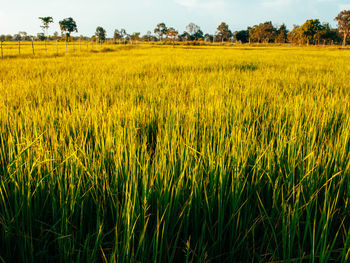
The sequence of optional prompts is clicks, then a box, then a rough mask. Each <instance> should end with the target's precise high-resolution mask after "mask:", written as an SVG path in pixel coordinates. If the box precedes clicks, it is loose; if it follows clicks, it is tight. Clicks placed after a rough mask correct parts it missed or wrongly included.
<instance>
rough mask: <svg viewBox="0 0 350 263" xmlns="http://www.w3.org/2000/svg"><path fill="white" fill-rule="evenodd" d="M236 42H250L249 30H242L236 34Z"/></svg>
mask: <svg viewBox="0 0 350 263" xmlns="http://www.w3.org/2000/svg"><path fill="white" fill-rule="evenodd" d="M234 35H235V38H236V41H240V42H242V43H248V42H249V30H241V31H236V32H235V34H234Z"/></svg>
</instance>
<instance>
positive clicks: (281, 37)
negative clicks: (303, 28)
mask: <svg viewBox="0 0 350 263" xmlns="http://www.w3.org/2000/svg"><path fill="white" fill-rule="evenodd" d="M276 33H277V35H276V38H275V42H277V43H286V41H287V35H288V30H287V27H286V25H285V24H282V25H281V26H280V27H279V29H277V32H276Z"/></svg>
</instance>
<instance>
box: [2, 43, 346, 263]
mask: <svg viewBox="0 0 350 263" xmlns="http://www.w3.org/2000/svg"><path fill="white" fill-rule="evenodd" d="M25 48H26V49H24V51H23V52H27V54H28V55H26V56H23V57H17V56H15V52H16V50H15V48H14V49H13V52H14V53H13V54H14V55H13V56H12V57H5V58H4V59H3V60H0V261H1V262H281V263H282V262H349V261H350V203H349V201H350V81H349V76H350V64H349V61H350V51H349V50H340V49H337V48H314V47H309V48H306V47H304V48H300V47H288V46H286V47H248V46H241V47H182V46H175V47H165V46H164V47H163V46H148V45H142V46H129V45H127V46H122V47H113V48H110V49H107V48H105V49H94V50H83V51H79V52H78V50H77V52H75V53H73V52H67V53H66V54H64V53H61V54H59V55H58V56H57V55H56V54H55V51H56V50H55V47H51V49H50V50H51V51H50V52H51V53H50V52H49V54H47V55H46V54H44V53H43V54H41V55H35V56H33V55H31V53H30V52H31V50H30V48H31V47H30V45H29V44H28V46H27V47H25Z"/></svg>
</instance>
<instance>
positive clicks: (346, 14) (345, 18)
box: [335, 10, 350, 46]
mask: <svg viewBox="0 0 350 263" xmlns="http://www.w3.org/2000/svg"><path fill="white" fill-rule="evenodd" d="M335 21H337V22H338V30H339V32H340V33H342V34H343V45H344V46H345V45H346V39H347V38H348V36H349V34H350V10H343V11H341V12H340V13H339V14H338V16H337V17H336V18H335Z"/></svg>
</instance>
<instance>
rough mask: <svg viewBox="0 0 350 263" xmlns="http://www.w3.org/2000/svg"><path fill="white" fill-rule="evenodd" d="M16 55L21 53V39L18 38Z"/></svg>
mask: <svg viewBox="0 0 350 263" xmlns="http://www.w3.org/2000/svg"><path fill="white" fill-rule="evenodd" d="M18 55H21V40H20V39H18Z"/></svg>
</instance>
